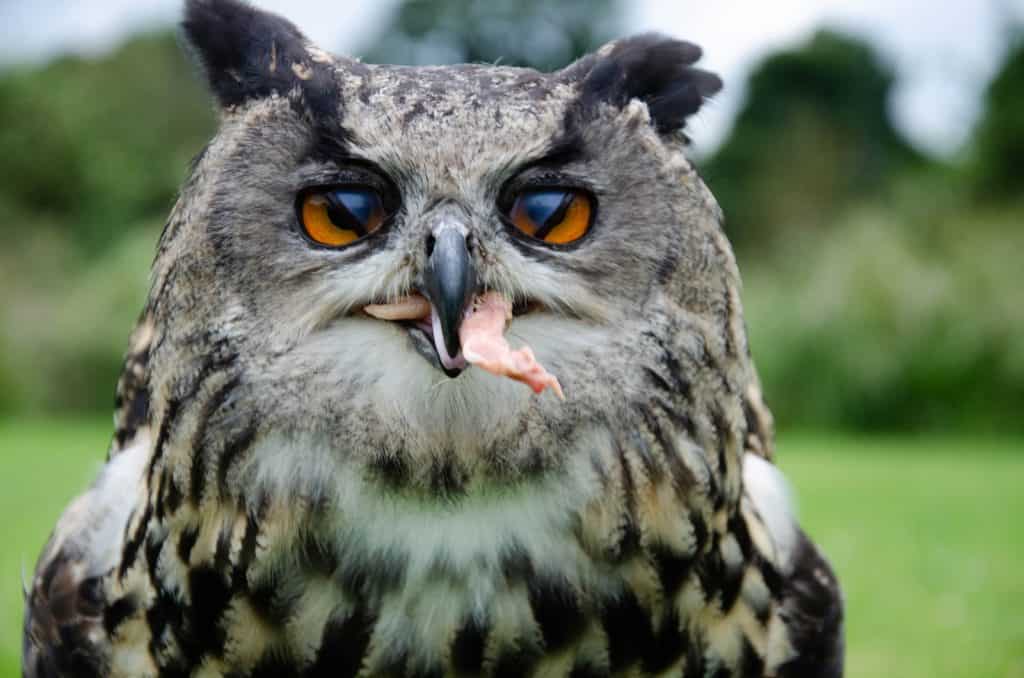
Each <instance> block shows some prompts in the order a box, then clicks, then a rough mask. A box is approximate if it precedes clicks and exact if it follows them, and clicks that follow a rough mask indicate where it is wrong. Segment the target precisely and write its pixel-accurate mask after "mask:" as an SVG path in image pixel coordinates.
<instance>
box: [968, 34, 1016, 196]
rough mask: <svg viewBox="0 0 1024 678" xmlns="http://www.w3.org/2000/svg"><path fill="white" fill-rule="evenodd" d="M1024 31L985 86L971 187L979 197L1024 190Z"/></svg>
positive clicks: (1005, 194) (1010, 194) (1014, 193)
mask: <svg viewBox="0 0 1024 678" xmlns="http://www.w3.org/2000/svg"><path fill="white" fill-rule="evenodd" d="M1021 158H1024V35H1021V36H1019V37H1018V38H1017V40H1016V44H1015V45H1014V47H1013V49H1012V50H1011V51H1010V54H1009V56H1008V57H1007V59H1006V62H1005V64H1004V65H1003V67H1002V69H1001V70H1000V72H999V74H998V75H997V76H996V77H995V79H994V80H993V81H992V83H991V84H990V85H989V87H988V91H987V92H986V96H985V115H984V117H983V118H982V120H981V123H980V124H979V125H978V132H977V145H976V159H975V163H976V167H975V171H974V177H973V184H974V190H975V193H976V194H977V196H978V198H979V199H980V201H985V200H991V199H992V198H998V199H1008V198H1017V199H1019V198H1020V197H1021V195H1022V193H1024V172H1021V169H1020V163H1021Z"/></svg>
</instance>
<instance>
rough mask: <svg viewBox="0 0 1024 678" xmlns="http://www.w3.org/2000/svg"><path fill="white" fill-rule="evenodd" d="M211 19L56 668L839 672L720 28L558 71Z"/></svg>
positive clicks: (66, 593) (71, 560)
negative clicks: (448, 59) (767, 351)
mask: <svg viewBox="0 0 1024 678" xmlns="http://www.w3.org/2000/svg"><path fill="white" fill-rule="evenodd" d="M183 27H184V28H183V30H184V34H185V37H186V39H187V42H188V44H190V45H191V48H192V49H193V51H194V53H195V54H196V56H197V57H198V60H199V62H200V63H201V65H202V67H203V70H204V72H205V75H206V77H207V79H208V80H209V84H210V88H211V90H212V92H213V95H214V97H215V99H216V101H217V104H218V107H219V110H220V113H221V116H220V117H221V123H220V129H219V131H218V132H217V134H216V136H215V137H214V138H213V140H212V141H211V142H210V143H209V144H208V145H207V147H206V148H205V150H203V152H202V153H201V154H200V155H199V157H198V158H197V159H196V160H195V162H194V164H193V166H192V168H191V172H190V175H189V178H188V179H187V181H186V182H185V184H184V186H183V188H182V190H181V193H180V197H179V199H178V201H177V203H176V205H175V206H174V208H173V211H172V213H171V215H170V217H169V219H168V221H167V224H166V227H165V229H164V231H163V233H162V235H161V237H160V240H159V243H158V246H157V254H156V258H155V261H154V265H153V271H152V279H151V291H150V293H149V296H148V299H147V302H146V304H145V308H144V309H143V312H142V313H141V316H140V319H139V322H138V325H137V327H136V328H135V330H134V333H133V334H132V336H131V339H130V346H129V350H128V353H127V358H126V360H125V365H124V370H123V373H122V375H121V378H120V381H119V383H118V386H117V400H116V414H115V424H116V428H115V433H114V437H113V441H112V444H111V447H110V450H109V454H108V459H107V462H106V464H105V466H104V467H103V469H102V470H101V471H100V473H99V475H98V477H97V478H96V480H95V482H94V483H93V485H92V486H91V488H90V489H88V491H86V492H85V493H84V494H83V495H81V496H80V497H78V498H77V499H75V500H74V502H73V503H72V504H71V505H70V506H69V507H68V508H67V510H66V511H65V513H64V515H63V516H62V517H61V519H60V521H59V522H58V524H57V526H56V528H55V530H54V532H53V534H52V537H51V539H50V541H49V543H48V544H47V546H46V547H45V549H44V551H43V554H42V555H41V557H40V560H39V563H38V566H37V569H36V572H35V575H34V578H33V579H32V581H31V586H30V589H29V591H28V592H27V594H26V615H25V627H24V673H25V675H26V676H32V677H41V676H113V677H129V676H130V677H140V676H145V677H156V676H160V677H169V676H197V677H199V676H201V677H212V676H385V675H386V676H423V677H427V676H430V677H434V676H455V675H466V676H495V677H497V676H573V677H582V676H618V675H633V676H654V675H669V676H686V677H688V678H689V677H694V676H700V677H703V676H744V677H748V676H780V677H781V676H840V675H842V670H843V621H842V597H841V594H840V590H839V587H838V584H837V581H836V579H835V577H834V575H833V573H832V570H831V569H830V567H829V565H828V563H827V562H826V560H825V559H824V558H823V556H822V555H821V554H820V553H819V551H818V549H817V548H816V547H815V546H814V545H813V544H812V543H811V542H810V541H809V540H808V538H807V537H806V536H805V535H804V533H803V532H802V531H801V530H800V528H799V527H798V525H797V523H796V522H795V521H794V519H793V517H792V514H791V512H790V510H789V508H788V503H787V500H786V490H785V483H784V481H783V479H782V478H781V476H780V474H779V472H778V471H777V470H776V469H775V467H774V466H773V464H772V462H771V456H772V449H773V440H772V439H773V431H772V420H771V415H770V414H769V411H768V410H767V409H766V407H765V405H764V403H763V402H762V398H761V395H760V387H759V384H758V378H757V375H756V372H755V369H754V366H753V364H752V361H751V357H750V352H749V350H748V345H747V337H746V333H745V328H744V322H743V313H742V308H741V304H740V282H739V275H738V272H737V268H736V264H735V261H734V257H733V254H732V251H731V248H730V245H729V243H728V241H727V239H726V236H725V235H724V233H723V230H722V216H721V214H720V212H719V209H718V207H717V205H716V203H715V200H714V198H713V197H712V196H711V194H710V193H709V191H708V189H707V188H706V186H705V185H704V184H703V183H702V181H701V179H700V177H699V176H698V174H697V172H696V171H695V169H694V167H693V166H692V165H691V163H690V162H689V161H688V160H687V157H686V140H685V136H684V135H685V129H684V128H685V125H686V121H687V118H688V117H689V116H691V115H693V114H694V113H696V112H697V111H698V110H699V108H700V107H701V105H702V104H703V102H704V101H705V100H706V99H707V98H708V97H709V96H711V95H712V94H714V93H715V92H716V91H717V90H718V88H719V87H720V81H719V80H718V78H717V77H716V76H714V75H712V74H710V73H707V72H705V71H702V70H700V69H697V68H695V67H694V64H695V62H696V61H697V60H698V58H699V56H700V50H699V49H698V48H697V47H695V46H694V45H691V44H689V43H685V42H680V41H677V40H673V39H670V38H667V37H662V36H659V35H654V34H647V35H640V36H636V37H632V38H627V39H624V40H620V41H617V42H613V43H611V44H609V45H606V46H605V47H603V48H601V49H600V50H598V51H597V52H595V53H593V54H590V55H588V56H585V57H583V58H581V59H580V60H578V61H576V62H575V63H572V64H570V65H568V66H567V67H565V68H564V69H562V70H560V71H557V72H554V73H540V72H536V71H534V70H530V69H522V68H510V67H498V66H492V65H458V66H438V67H425V68H412V67H405V66H377V65H368V64H363V63H361V62H359V61H357V60H353V59H349V58H343V57H337V56H333V55H331V54H328V53H327V52H324V51H322V50H321V49H319V48H317V47H316V46H314V45H312V44H311V43H310V42H309V41H308V40H307V39H306V38H305V37H304V36H303V35H302V34H301V33H300V32H299V30H298V29H297V28H296V27H295V26H294V25H292V24H291V23H289V22H288V21H286V20H284V19H282V18H280V17H278V16H275V15H273V14H269V13H264V12H262V11H260V10H258V9H256V8H254V7H252V6H249V5H246V4H243V3H242V2H239V1H238V0H188V2H186V8H185V20H184V23H183ZM157 133H158V132H157ZM513 347H515V348H513ZM519 382H525V383H526V384H527V386H532V387H533V388H532V389H531V388H528V387H527V386H524V384H523V383H519ZM559 394H562V395H563V396H564V397H563V398H559V397H557V396H558V395H559Z"/></svg>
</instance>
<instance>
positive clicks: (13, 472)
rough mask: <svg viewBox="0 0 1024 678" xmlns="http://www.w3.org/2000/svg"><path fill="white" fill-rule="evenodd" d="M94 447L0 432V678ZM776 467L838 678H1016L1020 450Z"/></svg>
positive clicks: (943, 443)
mask: <svg viewBox="0 0 1024 678" xmlns="http://www.w3.org/2000/svg"><path fill="white" fill-rule="evenodd" d="M108 435H109V425H107V424H106V423H104V422H97V421H77V422H76V421H37V422H27V423H24V422H23V423H14V422H7V423H3V422H0V460H2V468H3V470H4V473H3V475H2V476H0V521H2V534H3V538H4V548H3V550H2V552H0V605H2V607H0V609H3V610H6V613H5V614H3V615H0V678H7V676H17V675H19V673H18V666H19V663H18V658H19V654H20V644H21V590H20V581H21V571H22V567H24V568H25V571H26V572H29V573H30V572H31V569H32V566H33V563H34V560H35V557H36V555H37V553H38V551H39V549H40V547H41V546H42V544H43V542H44V541H45V539H46V536H47V534H48V533H49V530H50V528H51V527H52V526H53V523H54V521H55V520H56V518H57V516H58V515H59V514H60V512H61V510H62V508H63V507H64V505H65V503H66V502H67V501H68V499H70V498H71V496H73V495H74V494H75V493H76V492H77V491H79V490H81V489H82V488H84V487H85V486H86V485H87V484H88V482H89V480H90V479H91V477H92V476H93V475H94V473H95V471H96V469H97V468H98V467H99V460H100V459H101V458H102V457H103V453H104V450H105V449H106V444H107V439H108ZM779 459H780V463H781V465H782V468H783V470H784V471H785V472H786V474H787V475H788V476H789V478H790V480H791V482H792V484H793V486H794V489H795V491H796V495H797V497H798V500H799V507H800V515H801V520H802V522H803V523H804V525H805V527H806V529H807V530H808V531H809V532H810V533H811V535H812V536H813V537H814V538H815V539H816V540H817V541H818V542H819V543H820V544H821V546H822V548H823V549H824V550H825V552H826V553H827V554H828V555H829V557H830V558H831V560H832V563H833V564H834V566H835V568H836V570H837V571H838V573H839V578H840V580H841V581H842V584H843V587H844V589H845V591H846V600H847V642H848V656H847V675H848V676H850V677H851V678H861V677H864V678H869V677H870V678H875V677H878V676H900V677H901V678H915V677H918V676H920V677H922V678H924V677H925V676H927V677H929V678H930V677H933V676H949V677H963V678H968V677H970V678H1011V677H1012V678H1024V567H1022V563H1024V528H1022V527H1021V526H1020V525H1019V524H1017V523H1018V521H1019V520H1021V519H1022V518H1024V492H1021V487H1020V486H1021V484H1022V482H1024V441H1021V440H993V439H974V438H951V439H947V438H942V437H932V438H927V437H914V438H896V437H886V438H878V437H847V436H833V435H808V434H783V435H782V436H780V445H779Z"/></svg>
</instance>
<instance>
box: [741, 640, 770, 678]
mask: <svg viewBox="0 0 1024 678" xmlns="http://www.w3.org/2000/svg"><path fill="white" fill-rule="evenodd" d="M739 670H740V675H741V676H761V675H764V660H763V659H761V656H760V655H759V654H758V653H757V650H755V649H754V647H753V646H752V645H751V644H750V639H749V638H747V637H746V636H743V644H742V646H741V648H740V661H739Z"/></svg>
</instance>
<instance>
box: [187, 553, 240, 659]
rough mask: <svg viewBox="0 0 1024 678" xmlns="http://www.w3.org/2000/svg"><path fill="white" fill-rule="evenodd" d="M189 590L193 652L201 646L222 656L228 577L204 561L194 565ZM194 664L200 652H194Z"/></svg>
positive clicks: (227, 599) (225, 635)
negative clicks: (222, 622)
mask: <svg viewBox="0 0 1024 678" xmlns="http://www.w3.org/2000/svg"><path fill="white" fill-rule="evenodd" d="M188 583H189V591H190V593H191V598H192V600H191V603H192V605H191V606H190V607H189V608H188V622H189V627H190V629H191V637H192V638H193V639H194V640H195V647H194V648H192V652H193V653H195V652H198V651H200V650H201V654H210V655H213V656H216V657H219V656H221V654H222V653H223V651H224V641H225V640H226V638H227V634H226V633H225V630H224V628H223V626H222V625H221V620H222V617H223V615H224V611H225V610H226V609H227V606H228V602H229V601H230V600H231V591H230V589H229V588H228V586H227V584H226V583H225V581H224V575H223V574H221V573H220V572H217V571H216V570H214V569H213V568H212V567H209V566H207V565H202V566H199V567H194V568H192V570H191V571H190V572H189V575H188ZM191 658H192V659H193V660H194V661H193V664H194V665H195V664H198V660H199V656H198V655H196V654H193V655H192V657H191Z"/></svg>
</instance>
